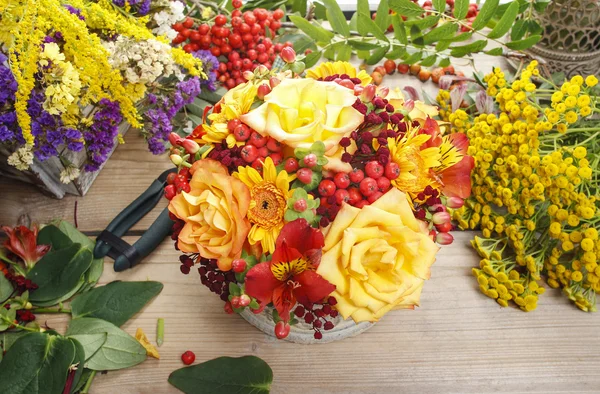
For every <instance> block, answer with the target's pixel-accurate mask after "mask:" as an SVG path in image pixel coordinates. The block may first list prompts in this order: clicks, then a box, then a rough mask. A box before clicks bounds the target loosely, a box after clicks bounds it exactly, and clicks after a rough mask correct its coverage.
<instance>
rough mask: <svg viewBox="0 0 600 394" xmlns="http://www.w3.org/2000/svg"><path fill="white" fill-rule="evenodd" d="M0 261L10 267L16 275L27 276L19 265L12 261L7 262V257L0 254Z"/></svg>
mask: <svg viewBox="0 0 600 394" xmlns="http://www.w3.org/2000/svg"><path fill="white" fill-rule="evenodd" d="M0 260H2V261H4V262H6V263H8V264H10V265H12V267H13V269H14V270H15V271H17V273H18V274H19V275H22V276H27V272H26V271H24V270H23V268H22V267H21V265H19V263H15V262H14V261H12V260H9V259H8V258H7V257H5V256H3V255H2V254H0Z"/></svg>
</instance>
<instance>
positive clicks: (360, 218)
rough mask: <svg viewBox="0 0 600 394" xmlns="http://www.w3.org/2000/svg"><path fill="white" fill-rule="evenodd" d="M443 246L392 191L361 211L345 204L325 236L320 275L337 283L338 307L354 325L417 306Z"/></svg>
mask: <svg viewBox="0 0 600 394" xmlns="http://www.w3.org/2000/svg"><path fill="white" fill-rule="evenodd" d="M438 250H439V247H438V246H436V244H435V243H434V242H433V241H432V240H431V238H430V237H429V231H428V230H427V226H426V225H425V223H424V222H421V221H419V220H417V219H416V218H415V216H414V214H413V212H412V209H411V207H410V205H409V203H408V199H407V197H406V195H405V194H404V193H402V192H401V191H399V190H398V189H394V188H392V189H390V191H388V192H387V193H386V194H384V195H383V196H382V197H381V198H379V199H378V200H377V201H375V202H374V203H373V204H371V205H366V206H364V207H363V208H362V209H359V208H356V207H353V206H351V205H349V204H344V205H343V206H342V209H341V210H340V211H339V213H338V214H337V216H336V217H335V220H334V221H333V223H332V224H331V227H330V228H329V231H328V232H327V235H326V237H325V246H324V247H323V252H324V254H323V258H322V260H321V264H320V265H319V268H318V269H317V273H318V274H320V275H322V276H323V278H324V279H326V280H328V281H329V282H331V283H333V284H334V285H335V286H336V290H335V291H334V292H333V294H332V296H334V297H335V299H336V300H337V304H336V306H335V308H336V309H337V310H338V311H339V312H340V314H341V315H342V316H343V317H344V319H347V318H348V317H352V319H354V321H355V322H357V323H358V322H361V321H377V320H379V319H380V318H381V317H382V316H383V315H385V314H386V313H387V312H389V311H390V310H392V309H400V308H404V309H412V308H414V306H415V305H419V298H420V295H421V290H422V288H423V283H424V282H425V280H426V279H429V275H430V267H431V265H432V264H433V262H434V261H435V255H436V253H437V251H438Z"/></svg>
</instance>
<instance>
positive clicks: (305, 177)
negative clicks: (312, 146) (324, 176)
mask: <svg viewBox="0 0 600 394" xmlns="http://www.w3.org/2000/svg"><path fill="white" fill-rule="evenodd" d="M312 175H313V172H312V170H311V169H310V168H301V169H299V170H298V172H297V173H296V176H297V177H298V180H299V181H300V182H302V183H304V184H305V185H308V184H309V183H311V182H312Z"/></svg>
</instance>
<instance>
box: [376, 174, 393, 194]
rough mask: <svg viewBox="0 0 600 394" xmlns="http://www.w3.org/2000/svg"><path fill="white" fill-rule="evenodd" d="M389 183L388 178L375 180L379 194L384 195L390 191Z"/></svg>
mask: <svg viewBox="0 0 600 394" xmlns="http://www.w3.org/2000/svg"><path fill="white" fill-rule="evenodd" d="M390 185H391V182H390V180H389V179H388V178H386V177H384V176H382V177H381V178H379V179H377V188H378V189H379V191H380V192H382V193H385V192H387V191H388V190H389V189H390Z"/></svg>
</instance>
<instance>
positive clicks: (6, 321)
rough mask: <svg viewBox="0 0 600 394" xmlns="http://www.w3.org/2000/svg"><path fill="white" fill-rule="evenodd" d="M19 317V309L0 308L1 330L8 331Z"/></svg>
mask: <svg viewBox="0 0 600 394" xmlns="http://www.w3.org/2000/svg"><path fill="white" fill-rule="evenodd" d="M16 317H17V310H16V309H13V308H10V309H6V308H0V331H6V330H8V328H9V327H11V326H12V323H13V322H14V321H15V318H16Z"/></svg>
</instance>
